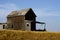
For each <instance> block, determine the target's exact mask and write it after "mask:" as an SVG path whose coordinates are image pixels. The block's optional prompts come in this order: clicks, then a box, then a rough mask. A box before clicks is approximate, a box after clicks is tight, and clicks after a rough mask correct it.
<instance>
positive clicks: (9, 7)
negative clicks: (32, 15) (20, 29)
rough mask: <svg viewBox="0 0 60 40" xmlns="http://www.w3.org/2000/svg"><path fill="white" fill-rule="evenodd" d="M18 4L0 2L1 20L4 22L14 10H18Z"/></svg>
mask: <svg viewBox="0 0 60 40" xmlns="http://www.w3.org/2000/svg"><path fill="white" fill-rule="evenodd" d="M18 9H19V8H18V6H17V5H16V4H14V3H5V4H0V22H2V21H3V22H4V21H5V20H4V19H6V16H7V15H8V14H9V13H10V12H11V11H13V10H18Z"/></svg>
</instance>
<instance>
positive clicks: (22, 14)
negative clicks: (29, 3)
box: [6, 8, 45, 31]
mask: <svg viewBox="0 0 60 40" xmlns="http://www.w3.org/2000/svg"><path fill="white" fill-rule="evenodd" d="M36 23H39V24H45V23H44V22H37V21H36V15H35V13H34V12H33V10H32V9H31V8H27V9H22V10H17V11H12V12H11V13H10V14H9V15H8V16H7V27H6V29H14V30H30V31H34V30H36Z"/></svg>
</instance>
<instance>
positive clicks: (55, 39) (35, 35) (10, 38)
mask: <svg viewBox="0 0 60 40" xmlns="http://www.w3.org/2000/svg"><path fill="white" fill-rule="evenodd" d="M0 40H60V32H34V31H33V32H32V31H20V30H0Z"/></svg>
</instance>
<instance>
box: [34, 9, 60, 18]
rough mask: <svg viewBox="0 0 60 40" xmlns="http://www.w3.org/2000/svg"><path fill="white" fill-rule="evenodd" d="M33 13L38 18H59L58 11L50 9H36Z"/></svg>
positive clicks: (59, 12) (59, 13)
mask: <svg viewBox="0 0 60 40" xmlns="http://www.w3.org/2000/svg"><path fill="white" fill-rule="evenodd" d="M34 11H35V13H36V15H37V16H39V17H45V16H60V11H58V10H54V9H51V8H37V9H34Z"/></svg>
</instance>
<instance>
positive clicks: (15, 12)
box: [7, 8, 32, 17]
mask: <svg viewBox="0 0 60 40" xmlns="http://www.w3.org/2000/svg"><path fill="white" fill-rule="evenodd" d="M29 10H32V9H31V8H26V9H22V10H17V11H12V12H11V13H10V14H9V15H8V16H7V17H11V16H19V15H25V14H26V13H27V12H28V11H29Z"/></svg>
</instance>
